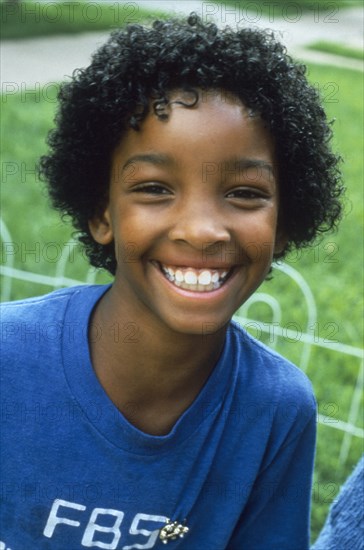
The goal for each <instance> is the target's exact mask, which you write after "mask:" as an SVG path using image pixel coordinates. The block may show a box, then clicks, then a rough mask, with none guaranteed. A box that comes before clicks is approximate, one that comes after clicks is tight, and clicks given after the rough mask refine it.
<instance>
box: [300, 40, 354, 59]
mask: <svg viewBox="0 0 364 550" xmlns="http://www.w3.org/2000/svg"><path fill="white" fill-rule="evenodd" d="M306 47H307V49H308V50H315V51H318V52H324V53H331V54H334V55H341V56H343V57H351V58H353V59H360V60H363V58H364V52H363V50H359V49H358V48H349V47H348V46H343V45H341V44H336V43H335V42H326V41H325V40H318V41H317V42H314V43H313V44H310V45H309V46H306Z"/></svg>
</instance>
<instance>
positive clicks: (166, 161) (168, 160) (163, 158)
mask: <svg viewBox="0 0 364 550" xmlns="http://www.w3.org/2000/svg"><path fill="white" fill-rule="evenodd" d="M136 162H148V163H149V164H154V165H155V166H166V165H167V166H168V165H170V166H171V165H173V164H175V162H174V160H173V158H172V157H170V156H169V155H165V154H163V153H144V154H139V155H133V156H132V157H130V158H128V160H127V161H126V162H125V163H124V165H123V166H122V170H125V168H127V167H128V166H130V165H131V164H134V163H136Z"/></svg>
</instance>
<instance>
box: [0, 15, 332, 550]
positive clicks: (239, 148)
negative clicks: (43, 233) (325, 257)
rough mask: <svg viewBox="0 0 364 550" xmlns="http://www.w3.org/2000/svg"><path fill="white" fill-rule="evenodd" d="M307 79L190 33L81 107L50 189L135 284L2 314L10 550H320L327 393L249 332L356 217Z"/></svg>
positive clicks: (153, 32) (150, 31)
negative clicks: (320, 425) (284, 273)
mask: <svg viewBox="0 0 364 550" xmlns="http://www.w3.org/2000/svg"><path fill="white" fill-rule="evenodd" d="M304 72H305V71H304V68H303V67H302V66H301V65H297V64H295V63H293V62H292V60H291V59H290V58H289V57H288V56H287V55H286V53H285V50H284V48H283V47H282V46H281V45H280V44H279V43H277V42H276V41H275V40H274V37H273V36H272V35H271V34H269V33H267V32H260V31H255V30H249V29H242V30H239V31H237V32H234V31H232V30H228V29H226V30H224V31H219V30H218V29H217V28H216V26H215V25H213V24H206V25H205V24H203V23H202V22H201V20H200V19H199V18H198V17H197V16H196V15H194V14H191V16H190V17H189V18H188V20H187V21H186V22H181V21H174V20H171V21H168V22H155V23H154V25H153V27H152V28H143V27H141V26H138V25H131V26H129V27H127V28H126V29H125V30H121V31H117V32H115V33H114V34H113V35H112V37H111V38H110V40H109V41H108V43H107V44H106V45H104V46H103V47H102V48H101V49H100V50H99V51H98V52H97V53H96V54H95V55H94V57H93V61H92V63H91V65H90V67H88V68H87V69H85V70H80V71H78V72H77V73H76V74H75V75H74V76H73V78H72V81H71V82H70V83H68V84H65V85H64V86H63V87H62V89H61V92H60V111H59V113H58V116H57V128H56V129H55V130H54V131H53V132H52V133H51V135H50V138H49V144H50V148H51V151H50V154H49V155H48V156H46V157H44V158H43V159H42V162H41V172H42V174H43V177H44V178H45V179H46V181H47V182H48V186H49V191H50V196H51V198H52V200H53V204H54V205H55V207H57V208H58V209H59V210H60V211H61V212H62V213H63V214H67V215H68V216H70V217H71V218H72V220H73V223H74V226H75V227H76V229H77V230H78V231H79V234H80V241H81V242H82V243H83V244H84V246H85V248H86V251H87V254H88V257H89V259H90V262H91V264H92V265H94V266H99V267H104V268H106V269H108V270H109V271H110V272H111V273H112V274H114V275H115V279H114V282H113V284H112V285H108V286H81V287H76V288H71V289H64V290H60V291H57V292H53V293H52V294H50V295H48V296H44V297H41V298H36V299H28V300H24V301H22V302H15V303H12V304H7V305H5V306H4V309H3V318H2V321H3V335H4V336H3V370H4V375H3V376H4V388H5V387H6V386H5V384H6V385H7V386H8V388H9V390H8V391H9V393H8V394H6V393H5V389H4V393H3V404H4V407H5V409H4V410H5V423H4V427H3V435H4V439H5V440H6V447H3V449H4V459H3V468H4V478H5V479H6V484H5V486H4V495H3V500H4V509H3V514H2V518H3V519H2V522H3V528H2V541H3V547H4V548H11V549H12V550H20V549H22V550H24V549H27V550H40V549H52V550H71V549H72V550H76V549H82V548H105V549H123V550H129V549H134V548H154V547H155V548H159V547H162V544H163V543H166V544H167V543H168V544H169V545H170V547H171V548H182V549H186V550H205V549H206V550H223V549H229V550H242V549H244V550H303V549H306V548H308V535H309V502H310V489H311V476H312V468H313V455H314V445H315V422H316V419H315V401H314V397H313V394H312V390H311V386H310V384H309V382H308V380H307V378H306V377H305V375H304V374H303V373H302V372H301V371H300V370H299V369H297V368H296V367H295V366H293V365H292V364H290V363H289V362H288V361H286V360H285V359H283V358H282V357H280V356H279V355H277V354H276V353H274V352H273V351H271V350H269V349H267V348H266V347H265V346H263V345H262V344H261V343H259V342H257V341H256V340H254V339H253V338H252V337H250V336H249V335H248V334H247V333H246V332H245V331H244V330H243V329H242V328H241V327H239V326H238V325H237V324H236V323H233V322H231V317H232V315H233V314H234V312H235V311H236V310H237V309H238V308H239V306H240V305H241V304H242V303H243V302H245V301H246V300H247V298H248V297H249V296H250V295H251V294H252V293H253V292H254V291H255V290H256V288H257V287H258V286H259V285H260V284H261V283H262V281H263V280H264V279H265V278H266V276H267V274H268V273H269V271H270V269H271V263H272V260H273V259H275V258H282V257H283V256H284V255H285V254H286V253H287V251H288V250H290V248H291V247H292V246H296V247H300V246H303V245H307V244H309V243H311V242H313V240H314V238H315V236H317V234H318V233H319V232H321V231H324V230H328V229H331V228H332V227H333V226H334V225H335V224H336V222H337V220H338V218H339V214H340V202H339V196H340V194H341V191H342V189H341V186H340V175H339V172H338V169H337V165H338V158H337V157H336V156H335V155H333V154H332V153H331V152H330V148H329V145H328V143H329V140H330V137H331V130H330V128H329V125H328V124H327V122H326V118H325V114H324V112H323V110H322V108H321V106H320V104H319V99H318V95H317V93H316V91H315V90H314V88H313V87H311V86H310V85H308V83H307V81H306V78H305V76H304ZM5 449H6V450H5Z"/></svg>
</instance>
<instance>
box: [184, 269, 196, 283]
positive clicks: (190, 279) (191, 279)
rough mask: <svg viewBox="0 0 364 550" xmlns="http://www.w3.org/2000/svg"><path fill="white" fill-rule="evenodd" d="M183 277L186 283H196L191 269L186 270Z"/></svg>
mask: <svg viewBox="0 0 364 550" xmlns="http://www.w3.org/2000/svg"><path fill="white" fill-rule="evenodd" d="M184 279H185V283H187V284H188V285H195V284H196V283H197V275H196V273H194V272H193V271H187V273H185V277H184Z"/></svg>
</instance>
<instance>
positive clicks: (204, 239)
mask: <svg viewBox="0 0 364 550" xmlns="http://www.w3.org/2000/svg"><path fill="white" fill-rule="evenodd" d="M169 238H170V239H171V240H172V241H180V242H184V243H187V244H189V245H190V246H192V247H193V248H196V249H198V250H203V249H205V248H206V247H209V246H212V245H215V244H218V243H227V242H229V241H230V240H231V235H230V232H229V231H228V229H227V227H226V225H225V223H224V219H223V215H222V213H221V212H219V211H218V208H216V207H214V206H213V205H211V204H210V203H208V202H206V201H201V202H198V203H197V202H196V201H194V203H193V204H185V205H183V206H182V207H181V208H179V210H178V212H176V213H175V218H174V220H173V226H172V227H171V229H170V231H169Z"/></svg>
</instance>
